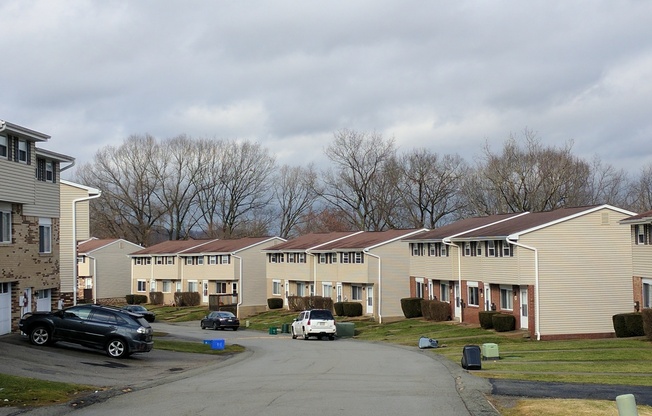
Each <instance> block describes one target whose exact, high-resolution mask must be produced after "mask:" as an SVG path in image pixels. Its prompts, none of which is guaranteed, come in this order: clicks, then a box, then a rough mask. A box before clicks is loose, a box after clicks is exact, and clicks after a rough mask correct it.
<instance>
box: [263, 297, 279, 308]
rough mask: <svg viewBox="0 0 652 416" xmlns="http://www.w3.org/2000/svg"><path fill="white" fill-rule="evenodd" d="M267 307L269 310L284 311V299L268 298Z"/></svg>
mask: <svg viewBox="0 0 652 416" xmlns="http://www.w3.org/2000/svg"><path fill="white" fill-rule="evenodd" d="M267 307H268V308H269V309H282V308H283V299H282V298H268V299H267Z"/></svg>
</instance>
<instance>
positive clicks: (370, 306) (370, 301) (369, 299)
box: [367, 286, 374, 314]
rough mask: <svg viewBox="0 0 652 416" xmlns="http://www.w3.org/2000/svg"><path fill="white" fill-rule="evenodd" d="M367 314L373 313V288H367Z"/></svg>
mask: <svg viewBox="0 0 652 416" xmlns="http://www.w3.org/2000/svg"><path fill="white" fill-rule="evenodd" d="M367 313H369V314H373V313H374V287H373V286H367Z"/></svg>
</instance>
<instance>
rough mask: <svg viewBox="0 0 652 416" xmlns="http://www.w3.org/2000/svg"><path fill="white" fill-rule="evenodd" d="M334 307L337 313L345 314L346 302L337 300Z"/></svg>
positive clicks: (338, 314)
mask: <svg viewBox="0 0 652 416" xmlns="http://www.w3.org/2000/svg"><path fill="white" fill-rule="evenodd" d="M333 309H335V315H337V316H344V302H335V303H334V304H333Z"/></svg>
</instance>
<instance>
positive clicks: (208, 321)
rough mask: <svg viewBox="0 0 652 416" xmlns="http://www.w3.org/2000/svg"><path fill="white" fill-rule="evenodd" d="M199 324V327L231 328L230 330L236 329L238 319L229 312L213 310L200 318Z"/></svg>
mask: <svg viewBox="0 0 652 416" xmlns="http://www.w3.org/2000/svg"><path fill="white" fill-rule="evenodd" d="M200 325H201V329H206V328H211V329H224V328H231V329H232V330H234V331H237V330H238V328H239V327H240V320H238V318H237V317H236V316H235V315H234V314H232V313H231V312H226V311H213V312H211V313H209V314H208V316H205V317H204V319H202V320H201V324H200Z"/></svg>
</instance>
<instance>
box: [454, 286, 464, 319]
mask: <svg viewBox="0 0 652 416" xmlns="http://www.w3.org/2000/svg"><path fill="white" fill-rule="evenodd" d="M453 294H454V295H455V318H457V320H458V321H461V318H462V304H461V301H462V298H461V296H460V295H461V294H460V284H459V282H456V283H455V284H454V285H453Z"/></svg>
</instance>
